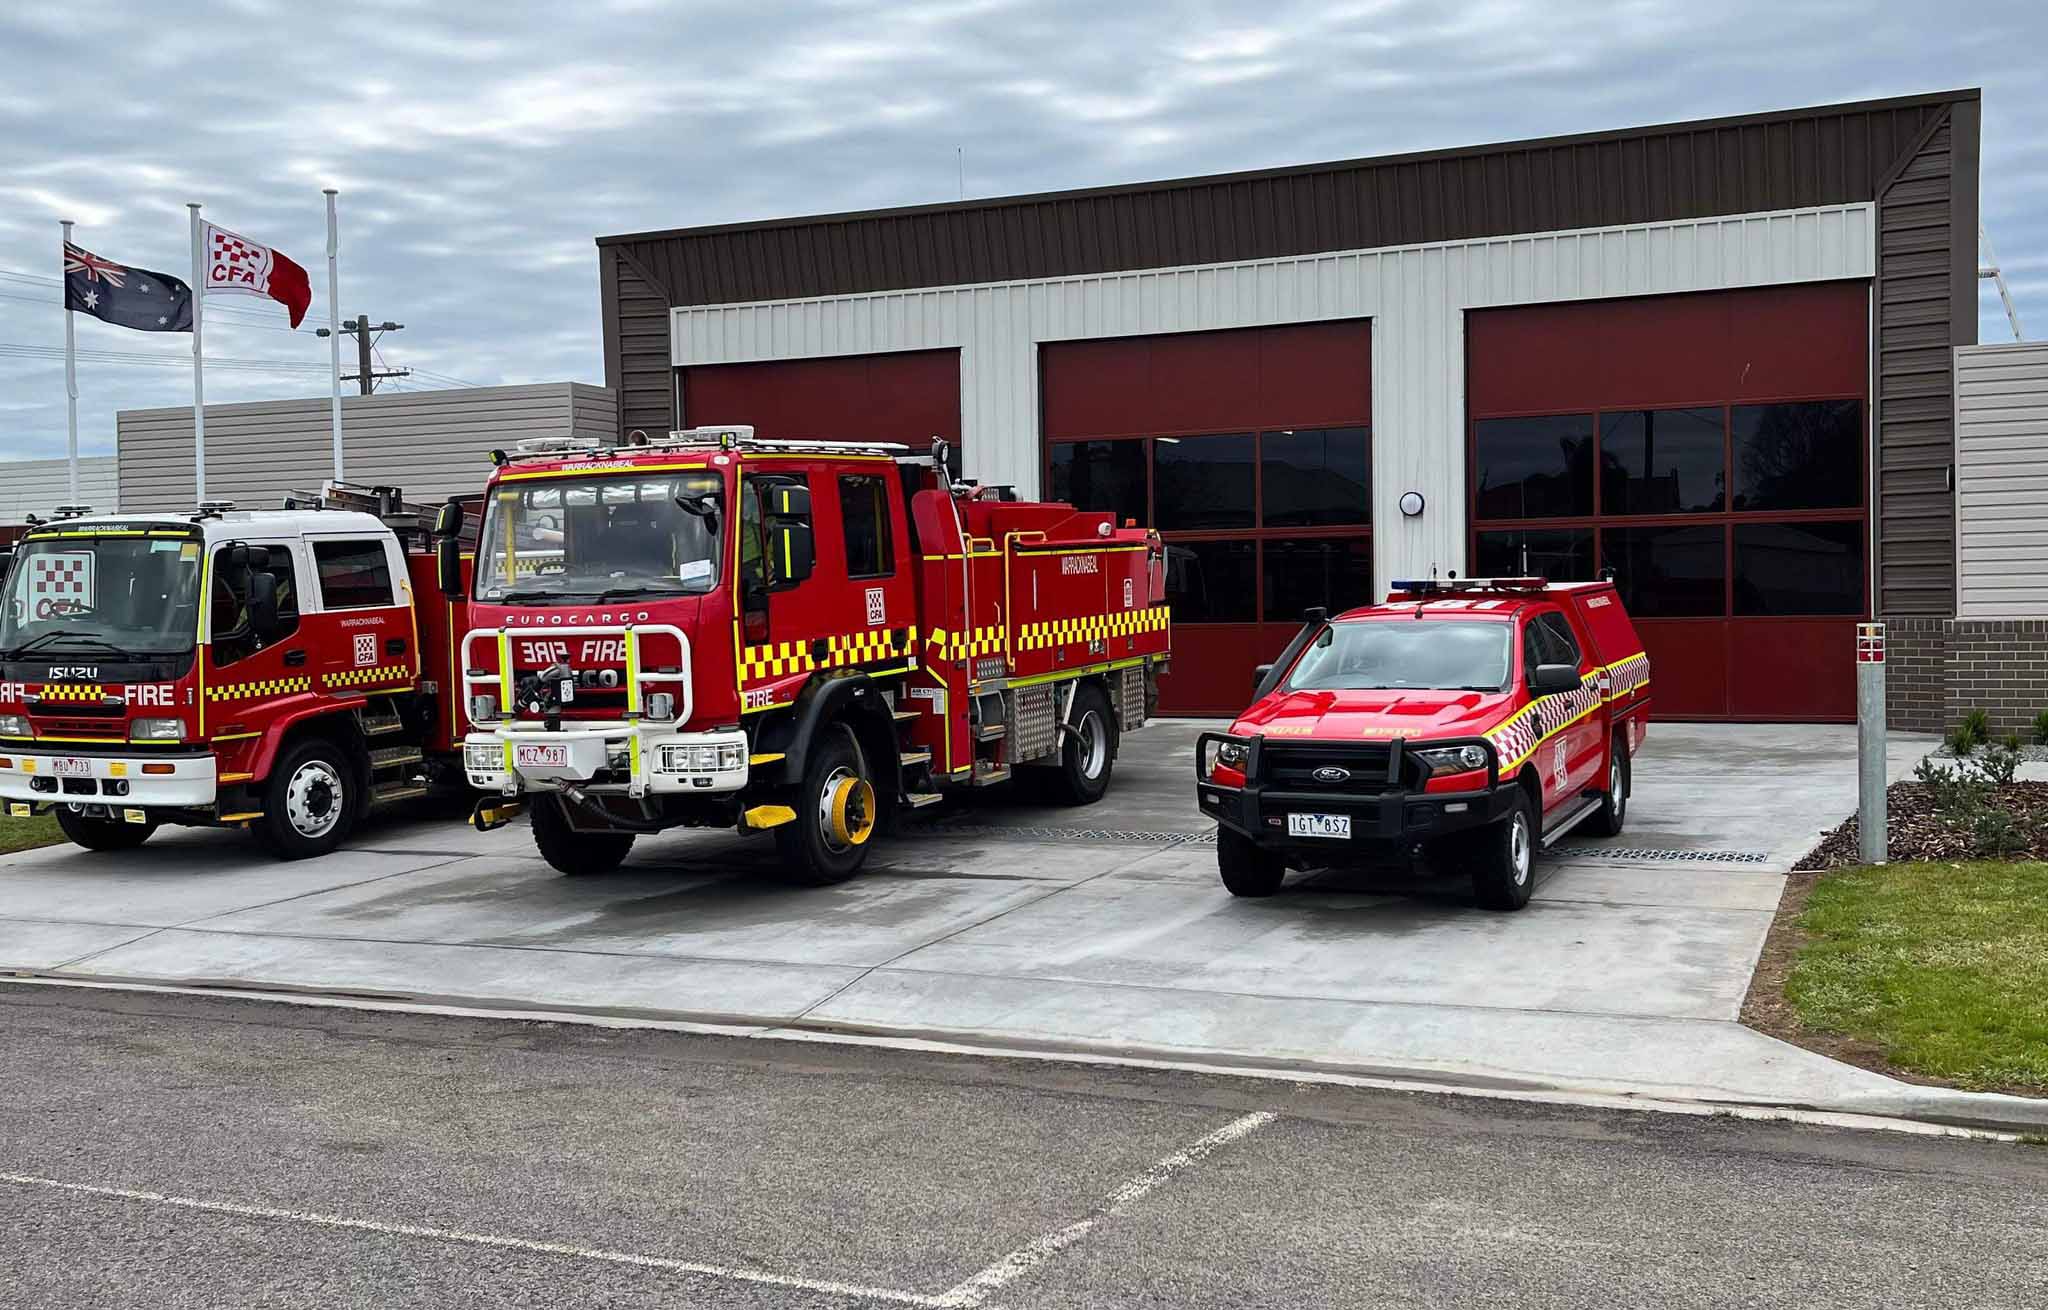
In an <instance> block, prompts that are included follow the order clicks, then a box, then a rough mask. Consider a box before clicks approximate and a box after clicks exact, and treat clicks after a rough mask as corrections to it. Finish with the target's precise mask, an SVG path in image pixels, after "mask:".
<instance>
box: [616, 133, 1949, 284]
mask: <svg viewBox="0 0 2048 1310" xmlns="http://www.w3.org/2000/svg"><path fill="white" fill-rule="evenodd" d="M1950 99H1951V97H1946V96H1923V97H1912V98H1908V99H1904V100H1892V101H1873V102H1869V103H1866V104H1861V105H1840V106H1829V107H1825V108H1820V109H1810V110H1795V111H1790V112H1786V113H1780V114H1765V115H1753V116H1750V117H1746V118H1739V119H1718V120H1711V121H1707V122H1700V123H1683V124H1676V125H1672V126H1666V127H1652V128H1641V129H1636V130H1633V131H1628V132H1618V133H1605V134H1599V135H1592V136H1581V137H1562V138H1554V139H1551V140H1547V141H1530V142H1519V143H1515V144H1510V145H1500V146H1481V147H1475V148H1472V149H1466V150H1453V151H1439V152H1433V153H1430V154H1421V155H1403V156H1393V157H1389V158H1385V159H1363V160H1352V161H1347V162H1342V163H1334V164H1316V165H1310V166H1306V167H1300V168H1288V169H1272V170H1267V171H1264V172H1257V173H1237V174H1229V175H1225V176H1218V177H1206V178H1188V179H1184V180H1180V181H1171V182H1155V183H1148V184H1144V185H1139V186H1130V187H1114V188H1103V189H1097V190H1091V191H1069V192H1056V193H1052V194H1047V195H1037V196H1019V197H1011V198H1007V199H1000V200H987V201H973V202H968V203H962V204H949V205H930V206H923V207H919V208H910V209H893V210H880V211H876V212H871V213H864V214H839V215H828V216H824V217H818V218H805V219H793V220H785V221H779V222H770V223H749V224H740V225H734V226H728V227H710V228H694V229H682V230H678V231H671V232H657V233H645V234H640V235H633V236H617V237H604V238H600V240H599V244H600V245H601V246H607V247H612V248H615V249H617V250H620V251H622V252H626V253H629V254H630V255H631V256H632V258H633V259H634V260H636V261H637V262H638V263H639V264H640V265H641V266H642V267H643V268H644V269H645V270H646V272H647V274H648V276H649V277H650V278H651V279H652V280H653V282H654V284H655V285H656V286H657V287H659V288H661V289H662V291H663V292H664V293H666V294H667V296H668V298H669V303H670V304H672V305H700V304H728V303H739V302H746V301H755V300H784V299H792V298H797V297H803V296H826V295H844V294H851V293H855V292H866V291H881V290H888V289H892V288H900V287H924V286H950V285H957V284H962V283H974V282H1000V281H1007V280H1012V279H1018V278H1039V277H1059V276H1065V275H1070V274H1075V273H1094V272H1107V271H1110V270H1122V269H1133V268H1165V267H1171V266H1176V265H1182V264H1207V263H1220V262H1225V261H1229V260H1241V259H1261V258H1269V257H1274V256H1280V255H1298V254H1306V253H1310V252H1314V251H1319V250H1355V249H1367V248H1370V247H1374V246H1388V245H1402V244H1407V243H1412V242H1426V241H1450V240H1460V239H1464V238H1469V237H1478V236H1495V235H1500V234H1503V233H1510V232H1549V231H1557V230H1559V229H1564V228H1579V227H1599V226H1604V225H1607V224H1615V223H1635V222H1649V221H1656V220H1662V219H1679V218H1696V217H1703V216H1707V215H1712V214H1740V213H1752V212H1756V211H1761V210H1771V209H1792V208H1796V207H1799V206H1803V205H1821V204H1835V203H1841V202H1846V201H1856V200H1869V199H1871V198H1872V197H1873V196H1874V195H1875V194H1876V191H1877V185H1878V182H1879V180H1880V179H1881V178H1882V177H1883V176H1884V174H1885V172H1886V170H1887V169H1888V168H1889V167H1890V166H1891V164H1892V162H1893V161H1894V160H1896V159H1897V158H1898V157H1899V155H1900V154H1901V153H1902V152H1903V151H1904V150H1905V149H1906V147H1907V146H1909V145H1910V144H1911V143H1912V142H1913V141H1914V140H1916V139H1917V138H1918V137H1919V136H1920V134H1921V133H1922V132H1923V131H1924V130H1925V129H1926V127H1927V125H1928V124H1929V123H1930V122H1932V121H1934V120H1935V119H1936V118H1938V117H1939V116H1940V115H1941V114H1942V113H1943V112H1944V111H1945V109H1946V107H1947V104H1948V102H1949V100H1950Z"/></svg>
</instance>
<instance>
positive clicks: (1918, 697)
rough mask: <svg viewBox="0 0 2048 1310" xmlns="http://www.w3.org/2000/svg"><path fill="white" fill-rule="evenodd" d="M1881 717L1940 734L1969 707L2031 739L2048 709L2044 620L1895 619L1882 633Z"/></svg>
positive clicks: (1995, 728)
mask: <svg viewBox="0 0 2048 1310" xmlns="http://www.w3.org/2000/svg"><path fill="white" fill-rule="evenodd" d="M1885 636H1886V638H1887V639H1888V640H1887V650H1886V660H1887V667H1886V669H1885V700H1886V704H1885V714H1886V717H1887V719H1889V720H1890V723H1891V726H1892V727H1894V728H1897V729H1899V730H1900V731H1902V732H1946V731H1947V730H1948V729H1950V728H1952V727H1954V726H1955V725H1956V724H1957V723H1958V722H1960V721H1961V719H1962V717H1963V716H1964V715H1965V714H1967V713H1969V712H1970V711H1971V710H1983V711H1985V712H1986V713H1987V714H1989V715H1990V716H1991V731H1992V734H1993V735H1994V736H1997V737H2003V736H2004V735H2005V734H2007V733H2009V732H2017V733H2019V734H2020V735H2021V736H2022V737H2023V738H2026V739H2027V740H2029V741H2031V740H2032V739H2033V726H2034V716H2035V715H2036V714H2039V713H2040V712H2041V711H2042V710H2048V619H1934V618H1926V619H1922V618H1895V619H1892V620H1890V621H1889V622H1888V624H1887V626H1886V629H1885Z"/></svg>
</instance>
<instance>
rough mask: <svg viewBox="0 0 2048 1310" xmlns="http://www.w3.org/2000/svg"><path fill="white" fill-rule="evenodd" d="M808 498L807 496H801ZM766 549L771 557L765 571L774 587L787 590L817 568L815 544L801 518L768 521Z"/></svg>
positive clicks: (806, 523) (808, 526)
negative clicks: (769, 571)
mask: <svg viewBox="0 0 2048 1310" xmlns="http://www.w3.org/2000/svg"><path fill="white" fill-rule="evenodd" d="M805 499H806V500H808V499H809V493H805ZM768 526H769V550H770V551H772V552H773V554H774V557H773V558H772V559H771V560H770V561H769V568H770V570H771V572H772V573H773V575H774V577H775V583H776V585H777V586H782V587H788V586H794V585H795V584H797V583H799V582H802V581H803V580H804V579H805V578H808V577H810V576H811V570H812V569H814V568H815V567H816V566H817V559H816V551H817V543H816V542H815V541H814V540H813V538H812V536H811V525H810V524H809V523H808V522H805V521H804V520H802V519H785V518H776V519H770V520H769V523H768Z"/></svg>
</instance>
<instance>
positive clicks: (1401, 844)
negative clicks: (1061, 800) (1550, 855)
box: [1195, 733, 1517, 863]
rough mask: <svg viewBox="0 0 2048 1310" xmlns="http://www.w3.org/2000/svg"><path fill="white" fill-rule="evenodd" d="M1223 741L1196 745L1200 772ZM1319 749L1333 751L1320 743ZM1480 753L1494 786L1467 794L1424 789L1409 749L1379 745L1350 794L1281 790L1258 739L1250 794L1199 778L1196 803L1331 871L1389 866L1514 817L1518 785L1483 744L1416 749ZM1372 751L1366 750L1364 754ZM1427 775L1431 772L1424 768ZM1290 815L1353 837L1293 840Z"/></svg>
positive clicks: (1249, 773)
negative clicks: (1368, 864) (1345, 822)
mask: <svg viewBox="0 0 2048 1310" xmlns="http://www.w3.org/2000/svg"><path fill="white" fill-rule="evenodd" d="M1220 736H1221V734H1217V733H1205V734H1203V737H1202V739H1201V740H1199V741H1197V743H1196V745H1195V760H1196V768H1197V769H1198V770H1199V769H1200V767H1201V761H1202V760H1203V759H1205V758H1206V757H1207V750H1206V744H1207V742H1208V741H1210V740H1212V739H1216V738H1218V737H1220ZM1315 745H1316V746H1318V747H1329V746H1330V745H1331V743H1327V742H1317V743H1315ZM1465 745H1476V746H1479V747H1481V748H1482V749H1484V750H1485V751H1486V753H1487V765H1486V770H1485V773H1486V782H1485V784H1484V785H1483V786H1480V787H1475V788H1472V789H1470V790H1463V791H1427V790H1424V789H1423V787H1421V786H1419V785H1417V783H1418V781H1419V780H1418V779H1417V778H1416V777H1414V776H1412V775H1413V774H1414V773H1415V772H1416V762H1414V761H1413V760H1412V759H1411V758H1409V756H1410V754H1411V753H1410V751H1409V748H1408V746H1407V743H1405V742H1403V741H1400V740H1395V741H1393V742H1390V743H1373V745H1372V747H1371V748H1370V749H1371V750H1373V751H1374V752H1380V753H1384V754H1385V756H1386V758H1384V759H1383V758H1381V755H1380V754H1375V755H1374V756H1373V757H1371V759H1370V766H1369V767H1356V768H1353V769H1351V770H1350V772H1351V773H1352V774H1353V776H1354V778H1356V779H1359V780H1360V782H1359V785H1358V786H1356V787H1346V788H1342V789H1339V788H1314V789H1310V788H1303V787H1298V786H1286V785H1282V784H1279V783H1277V782H1276V781H1275V780H1274V779H1273V778H1272V777H1271V776H1270V772H1271V771H1270V770H1269V769H1268V768H1267V761H1266V759H1264V758H1262V757H1263V755H1264V750H1263V743H1262V741H1260V740H1259V739H1254V741H1253V744H1252V748H1251V753H1250V758H1249V759H1248V760H1247V761H1246V768H1245V771H1244V772H1245V783H1244V785H1243V786H1241V787H1240V786H1227V785H1223V784H1220V783H1216V782H1211V781H1208V780H1206V779H1203V778H1201V777H1199V775H1198V776H1197V779H1196V784H1195V799H1196V802H1197V803H1198V804H1199V805H1200V807H1201V810H1202V813H1204V814H1206V815H1208V816H1209V817H1210V818H1212V819H1215V820H1216V822H1217V823H1219V824H1221V825H1223V826H1224V827H1226V828H1229V829H1231V830H1233V831H1235V832H1237V833H1238V834H1240V835H1242V836H1245V837H1249V838H1250V839H1251V840H1252V841H1253V842H1254V843H1256V844H1257V845H1258V846H1259V847H1261V848H1262V849H1267V850H1274V851H1282V852H1287V853H1292V854H1298V855H1301V856H1304V857H1312V858H1314V859H1315V860H1316V861H1318V862H1323V863H1343V862H1346V861H1348V860H1361V861H1362V860H1372V859H1384V858H1386V857H1388V856H1390V855H1396V854H1399V853H1402V852H1404V851H1406V850H1407V849H1409V848H1410V847H1412V846H1414V845H1416V844H1418V843H1422V842H1427V841H1429V840H1431V839H1433V838H1437V837H1445V836H1449V835H1451V834H1453V833H1459V832H1468V831H1470V830H1471V829H1474V828H1481V827H1484V826H1486V825H1487V824H1490V823H1494V822H1496V821H1498V820H1500V819H1502V818H1504V817H1506V815H1507V813H1508V811H1509V810H1510V809H1511V808H1512V807H1513V805H1514V802H1515V797H1516V795H1517V793H1516V784H1515V783H1514V782H1512V781H1507V782H1503V781H1502V780H1501V777H1500V758H1499V755H1498V754H1497V753H1496V752H1495V750H1494V748H1493V745H1492V743H1490V742H1488V741H1487V740H1486V739H1485V738H1483V737H1469V738H1463V737H1461V738H1457V739H1455V740H1449V741H1444V740H1432V741H1426V742H1418V743H1416V744H1415V747H1416V749H1435V748H1438V747H1443V746H1465ZM1364 749H1366V748H1361V753H1362V752H1363V751H1364ZM1424 767H1425V768H1426V766H1424ZM1289 814H1335V815H1343V816H1345V817H1347V818H1349V819H1350V820H1351V835H1350V836H1349V837H1293V836H1289V835H1288V831H1287V816H1288V815H1289Z"/></svg>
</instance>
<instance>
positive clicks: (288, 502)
mask: <svg viewBox="0 0 2048 1310" xmlns="http://www.w3.org/2000/svg"><path fill="white" fill-rule="evenodd" d="M284 507H285V508H286V509H312V510H328V509H332V510H354V511H355V512H357V513H360V514H373V515H375V516H376V517H377V518H378V519H379V520H380V521H381V522H382V523H383V524H384V526H385V527H387V528H390V529H391V530H392V531H393V532H396V533H398V534H400V535H401V536H403V535H405V534H407V533H422V534H424V533H426V532H428V531H430V530H431V529H432V526H433V520H434V513H435V508H434V507H432V506H427V505H417V504H414V503H413V502H412V501H409V500H407V499H406V498H405V493H404V492H403V491H401V490H400V489H399V488H397V487H380V486H372V485H369V484H367V483H361V482H336V481H335V480H334V479H332V478H329V479H328V480H327V481H325V482H323V483H321V484H320V490H318V491H317V492H315V491H287V492H285V494H284Z"/></svg>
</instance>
